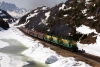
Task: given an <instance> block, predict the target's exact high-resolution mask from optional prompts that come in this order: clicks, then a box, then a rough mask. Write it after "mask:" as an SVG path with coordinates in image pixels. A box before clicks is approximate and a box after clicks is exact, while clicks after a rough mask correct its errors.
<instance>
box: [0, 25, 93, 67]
mask: <svg viewBox="0 0 100 67" xmlns="http://www.w3.org/2000/svg"><path fill="white" fill-rule="evenodd" d="M10 26H11V28H10V29H9V30H7V31H1V32H0V43H2V44H4V45H3V46H0V48H4V47H6V46H9V44H8V43H6V42H3V41H2V40H1V39H15V40H18V41H19V42H21V43H22V44H24V45H25V46H27V47H28V49H27V50H25V51H23V52H22V54H23V55H26V56H28V57H31V58H32V60H34V61H38V62H41V63H43V64H45V62H47V61H48V62H49V63H51V64H48V67H92V66H90V65H88V64H86V63H84V62H82V61H77V60H76V59H75V58H73V57H62V56H60V55H58V54H57V53H56V52H55V51H53V50H51V49H50V48H45V47H44V46H43V45H42V44H41V43H39V41H37V40H34V39H32V38H30V37H28V36H26V35H24V34H23V33H22V32H21V31H20V30H18V29H17V28H16V27H13V26H12V25H10ZM0 56H2V59H1V62H0V63H1V67H8V66H9V67H23V65H25V62H22V61H20V63H18V61H16V60H15V59H14V60H13V59H11V58H10V57H11V56H10V55H8V54H2V53H0ZM55 58H56V59H57V60H56V61H54V62H53V61H51V60H53V59H55ZM49 59H51V60H49ZM4 61H6V63H5V62H4ZM15 61H16V63H15ZM11 63H13V64H11Z"/></svg>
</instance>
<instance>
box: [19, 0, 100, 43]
mask: <svg viewBox="0 0 100 67" xmlns="http://www.w3.org/2000/svg"><path fill="white" fill-rule="evenodd" d="M99 6H100V1H99V0H68V1H66V2H65V3H60V4H58V5H56V6H54V7H52V8H49V9H46V10H41V9H42V8H44V7H40V8H37V9H34V10H33V11H31V12H30V13H28V14H27V15H25V16H23V17H22V18H21V19H20V21H19V23H18V24H23V26H24V27H26V28H29V29H31V30H34V31H38V32H43V33H48V34H50V35H55V36H59V37H62V38H64V37H66V38H72V39H73V40H76V41H79V40H80V38H81V42H82V43H86V42H87V41H88V39H90V40H89V41H88V43H95V42H96V38H93V36H94V35H96V33H90V34H88V35H87V34H82V33H79V32H77V30H76V29H77V28H78V27H80V26H81V25H85V26H88V27H90V28H91V29H95V30H96V31H97V32H98V33H100V19H99V18H100V7H99Z"/></svg>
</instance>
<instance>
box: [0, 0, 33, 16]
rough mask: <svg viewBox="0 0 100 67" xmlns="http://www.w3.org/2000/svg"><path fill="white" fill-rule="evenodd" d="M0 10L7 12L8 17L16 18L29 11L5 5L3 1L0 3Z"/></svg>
mask: <svg viewBox="0 0 100 67" xmlns="http://www.w3.org/2000/svg"><path fill="white" fill-rule="evenodd" d="M0 9H2V10H5V11H7V12H8V13H9V14H10V15H12V16H13V17H17V18H19V17H22V16H23V15H25V14H27V13H28V12H30V11H31V10H27V9H25V8H18V7H17V6H16V5H15V4H12V3H7V2H4V1H3V2H0Z"/></svg>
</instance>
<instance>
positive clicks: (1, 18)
mask: <svg viewBox="0 0 100 67" xmlns="http://www.w3.org/2000/svg"><path fill="white" fill-rule="evenodd" d="M13 20H14V18H13V17H12V16H10V15H9V14H8V13H7V12H6V11H4V10H1V9H0V30H2V28H3V29H5V30H6V29H8V28H9V24H8V23H12V22H13Z"/></svg>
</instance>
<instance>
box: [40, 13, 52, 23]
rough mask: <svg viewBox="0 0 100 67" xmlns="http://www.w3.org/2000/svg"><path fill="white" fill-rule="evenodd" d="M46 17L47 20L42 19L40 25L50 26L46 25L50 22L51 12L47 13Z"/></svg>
mask: <svg viewBox="0 0 100 67" xmlns="http://www.w3.org/2000/svg"><path fill="white" fill-rule="evenodd" d="M45 16H46V18H45V19H41V22H40V23H39V25H40V24H44V25H48V23H46V22H47V20H48V18H49V16H50V11H49V12H46V13H45Z"/></svg>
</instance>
